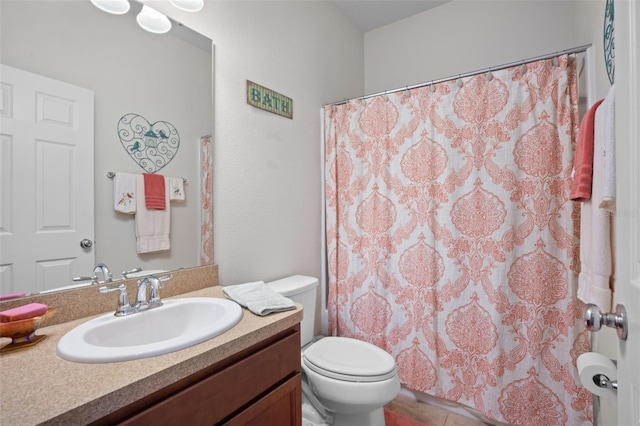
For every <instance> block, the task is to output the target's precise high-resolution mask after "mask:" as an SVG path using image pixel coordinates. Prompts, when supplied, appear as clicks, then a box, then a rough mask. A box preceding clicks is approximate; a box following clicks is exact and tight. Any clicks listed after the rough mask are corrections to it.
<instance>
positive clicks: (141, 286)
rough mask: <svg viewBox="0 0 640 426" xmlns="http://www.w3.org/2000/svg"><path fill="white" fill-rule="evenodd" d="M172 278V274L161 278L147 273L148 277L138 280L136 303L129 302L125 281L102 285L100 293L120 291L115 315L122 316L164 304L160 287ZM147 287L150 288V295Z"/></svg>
mask: <svg viewBox="0 0 640 426" xmlns="http://www.w3.org/2000/svg"><path fill="white" fill-rule="evenodd" d="M170 279H171V275H164V276H162V277H160V278H158V277H156V276H154V275H147V276H146V277H144V278H142V279H140V280H138V282H137V286H138V292H137V295H136V303H135V304H134V305H131V304H129V297H128V295H127V287H126V286H125V285H124V283H123V284H120V285H119V286H117V287H106V286H105V287H100V293H110V292H112V291H119V292H120V295H119V297H118V307H117V309H116V312H115V316H117V317H121V316H125V315H131V314H135V313H137V312H142V311H147V310H149V309H153V308H157V307H159V306H162V300H161V299H160V289H161V288H162V287H163V285H162V282H163V281H167V280H170ZM147 289H148V290H149V291H148V293H149V295H148V296H147Z"/></svg>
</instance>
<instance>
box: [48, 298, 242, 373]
mask: <svg viewBox="0 0 640 426" xmlns="http://www.w3.org/2000/svg"><path fill="white" fill-rule="evenodd" d="M163 303H164V305H163V306H160V307H158V308H154V309H150V310H149V311H145V312H139V313H136V314H132V315H128V316H124V317H116V316H114V315H113V314H106V315H102V316H100V317H97V318H94V319H92V320H90V321H87V322H85V323H83V324H81V325H79V326H77V327H76V328H74V329H73V330H71V331H69V332H68V333H67V334H65V335H64V336H62V338H61V339H60V341H59V342H58V346H57V348H56V353H57V354H58V356H59V357H60V358H62V359H66V360H68V361H75V362H84V363H104V362H116V361H129V360H133V359H139V358H148V357H152V356H156V355H162V354H166V353H169V352H174V351H177V350H180V349H184V348H187V347H189V346H193V345H196V344H198V343H202V342H204V341H206V340H209V339H211V338H212V337H215V336H217V335H219V334H222V333H224V332H225V331H227V330H229V329H230V328H232V327H233V326H234V325H236V324H237V323H238V322H239V321H240V318H242V308H241V307H240V305H238V304H237V303H235V302H232V301H231V300H227V299H219V298H213V297H194V298H184V299H173V300H164V301H163Z"/></svg>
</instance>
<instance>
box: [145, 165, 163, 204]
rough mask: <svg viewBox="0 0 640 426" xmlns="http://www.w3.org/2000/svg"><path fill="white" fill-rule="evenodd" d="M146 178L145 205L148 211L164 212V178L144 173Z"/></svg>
mask: <svg viewBox="0 0 640 426" xmlns="http://www.w3.org/2000/svg"><path fill="white" fill-rule="evenodd" d="M142 176H144V203H145V206H146V207H147V208H148V209H155V210H164V209H165V208H166V203H165V197H164V176H162V175H155V174H150V173H143V174H142Z"/></svg>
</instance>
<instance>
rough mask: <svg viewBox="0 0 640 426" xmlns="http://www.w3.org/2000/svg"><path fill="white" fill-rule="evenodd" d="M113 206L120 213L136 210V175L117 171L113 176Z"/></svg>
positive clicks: (130, 212)
mask: <svg viewBox="0 0 640 426" xmlns="http://www.w3.org/2000/svg"><path fill="white" fill-rule="evenodd" d="M113 208H114V210H115V211H117V212H120V213H126V214H134V213H135V212H136V175H134V174H131V173H116V175H115V176H114V177H113Z"/></svg>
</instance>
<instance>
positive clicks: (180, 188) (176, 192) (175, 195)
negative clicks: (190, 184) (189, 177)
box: [169, 177, 184, 201]
mask: <svg viewBox="0 0 640 426" xmlns="http://www.w3.org/2000/svg"><path fill="white" fill-rule="evenodd" d="M169 187H170V191H171V193H170V195H169V197H170V199H171V201H184V180H182V178H173V177H172V178H169Z"/></svg>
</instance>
